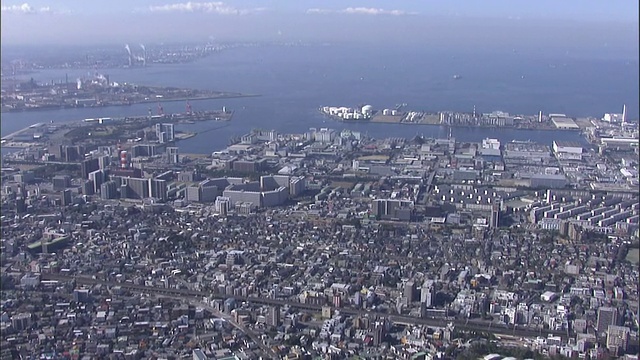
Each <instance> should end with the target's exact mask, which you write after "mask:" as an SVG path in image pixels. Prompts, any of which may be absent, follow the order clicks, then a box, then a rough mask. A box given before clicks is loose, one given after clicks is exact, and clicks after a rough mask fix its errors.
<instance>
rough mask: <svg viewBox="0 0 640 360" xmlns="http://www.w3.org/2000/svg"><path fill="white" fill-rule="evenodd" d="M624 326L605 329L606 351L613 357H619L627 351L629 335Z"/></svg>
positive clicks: (610, 326)
mask: <svg viewBox="0 0 640 360" xmlns="http://www.w3.org/2000/svg"><path fill="white" fill-rule="evenodd" d="M630 332H631V329H629V328H628V327H626V326H617V325H609V326H608V328H607V349H609V352H610V353H611V355H613V356H620V355H622V354H624V353H625V352H626V351H627V346H628V344H629V333H630Z"/></svg>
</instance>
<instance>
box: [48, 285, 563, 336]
mask: <svg viewBox="0 0 640 360" xmlns="http://www.w3.org/2000/svg"><path fill="white" fill-rule="evenodd" d="M41 279H42V280H57V281H75V282H76V284H81V285H98V284H100V285H104V286H109V287H114V286H119V287H120V288H122V289H126V290H131V291H137V292H139V293H146V294H158V295H167V296H172V297H178V298H181V299H187V298H191V300H193V299H198V301H201V300H202V299H204V298H205V297H207V298H214V299H220V300H224V299H227V298H230V297H232V298H234V299H236V300H238V301H244V302H248V303H250V304H256V305H266V306H289V307H292V308H296V309H299V310H304V311H310V312H315V313H319V312H322V308H323V306H322V305H317V304H305V303H301V302H297V301H291V300H280V299H269V298H264V297H257V296H230V295H225V294H216V293H213V292H204V291H196V290H189V289H172V288H159V287H151V286H144V285H136V284H133V283H128V282H122V283H121V282H113V281H104V280H98V279H94V278H90V277H82V276H68V275H60V274H51V273H43V274H41ZM332 309H333V310H337V311H339V312H340V313H341V314H345V315H351V316H365V315H368V316H374V317H380V318H382V317H385V318H388V319H389V320H391V321H393V322H394V323H397V324H404V325H426V326H432V327H444V326H446V323H450V322H451V323H453V324H454V325H455V326H456V328H458V329H460V330H465V331H477V332H490V333H492V334H501V335H509V336H519V337H538V336H543V337H547V336H549V335H551V336H560V337H563V338H565V339H566V338H567V332H564V331H555V330H549V329H538V330H534V329H530V328H526V327H524V326H510V327H508V326H507V325H504V324H495V323H491V322H487V321H483V320H458V319H456V320H448V319H434V318H418V317H414V316H406V315H394V314H389V313H385V312H379V311H372V310H358V309H353V308H332Z"/></svg>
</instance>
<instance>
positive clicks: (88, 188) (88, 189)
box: [81, 180, 95, 195]
mask: <svg viewBox="0 0 640 360" xmlns="http://www.w3.org/2000/svg"><path fill="white" fill-rule="evenodd" d="M81 191H82V195H93V194H95V191H94V187H93V181H91V180H85V181H84V182H83V183H82V188H81Z"/></svg>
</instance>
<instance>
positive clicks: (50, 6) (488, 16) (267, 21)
mask: <svg viewBox="0 0 640 360" xmlns="http://www.w3.org/2000/svg"><path fill="white" fill-rule="evenodd" d="M1 5H2V19H1V20H2V21H1V24H0V26H1V31H0V36H1V41H2V44H3V45H10V44H24V45H38V44H97V43H120V42H174V41H185V42H186V41H188V42H194V41H206V40H207V39H208V40H220V41H234V40H237V41H262V40H283V41H329V42H331V41H346V40H349V41H370V42H372V41H375V42H389V43H399V42H407V43H411V42H414V43H415V44H424V43H443V44H445V43H450V44H455V45H459V44H464V43H468V42H472V43H476V44H487V45H490V44H494V45H496V44H497V45H500V46H510V45H512V44H514V43H518V42H528V43H529V42H530V43H531V45H532V46H535V45H536V42H537V43H540V44H542V43H549V42H551V43H554V42H555V43H557V45H558V46H561V45H563V44H572V45H581V44H583V43H584V44H588V43H597V44H599V45H602V46H605V47H607V48H608V49H622V50H629V49H630V50H631V52H637V50H636V49H637V47H638V45H637V44H638V2H637V1H636V0H615V1H603V0H561V1H559V0H535V1H532V0H481V1H480V0H467V1H462V0H447V1H442V0H393V1H391V0H387V1H381V0H367V1H357V0H262V1H260V0H225V1H213V2H209V1H180V0H173V1H172V0H165V1H161V0H136V1H130V0H110V1H103V0H96V1H85V0H28V2H24V1H9V0H7V1H5V0H2V1H1Z"/></svg>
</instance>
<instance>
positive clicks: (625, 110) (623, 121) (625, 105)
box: [621, 104, 627, 129]
mask: <svg viewBox="0 0 640 360" xmlns="http://www.w3.org/2000/svg"><path fill="white" fill-rule="evenodd" d="M626 124H627V104H623V105H622V124H621V126H622V128H623V129H624V126H625V125H626Z"/></svg>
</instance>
